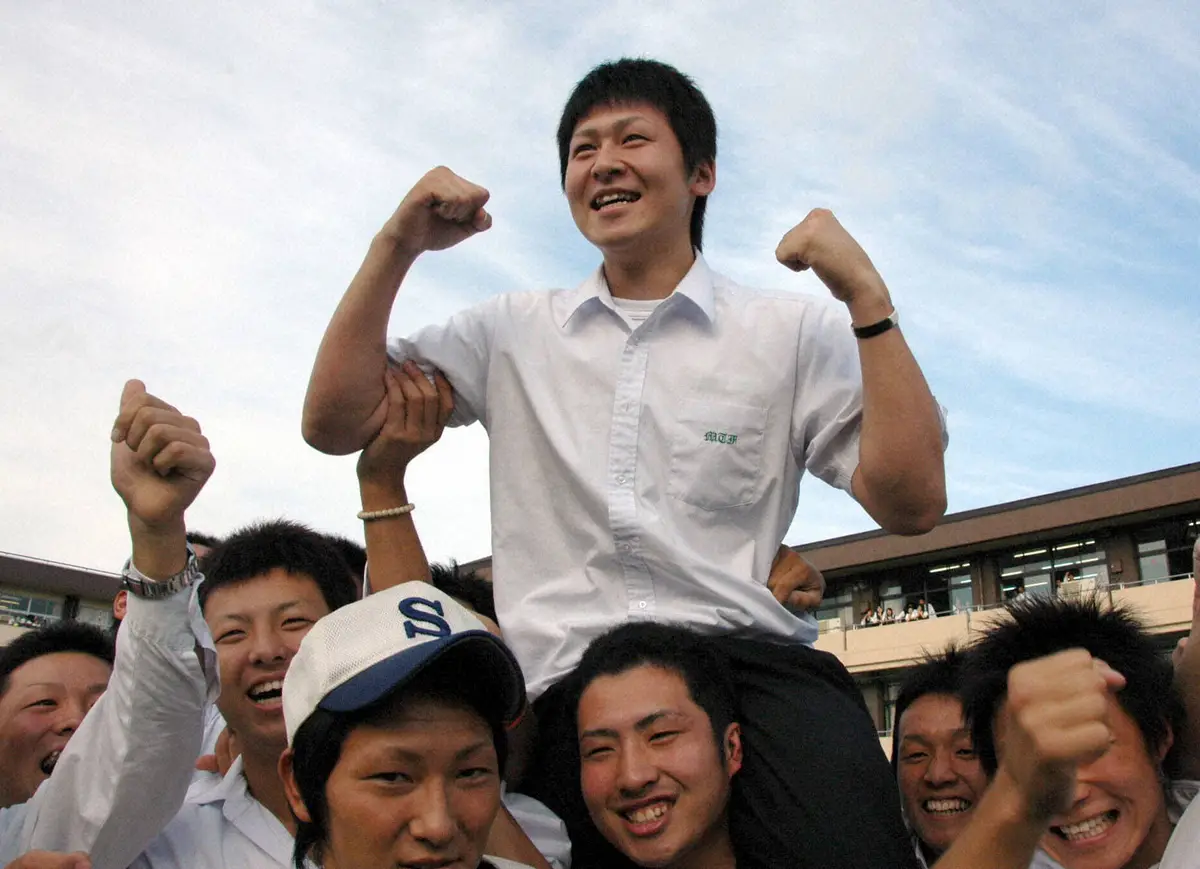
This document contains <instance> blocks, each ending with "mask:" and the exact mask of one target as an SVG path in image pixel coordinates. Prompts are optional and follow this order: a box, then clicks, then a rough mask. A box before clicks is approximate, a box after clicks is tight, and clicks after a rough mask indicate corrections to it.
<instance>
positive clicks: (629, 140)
mask: <svg viewBox="0 0 1200 869" xmlns="http://www.w3.org/2000/svg"><path fill="white" fill-rule="evenodd" d="M567 153H568V160H567V172H566V179H565V190H566V194H567V201H568V202H569V203H570V206H571V216H572V217H573V218H574V220H575V225H576V226H578V227H579V231H580V232H581V233H583V236H584V237H585V238H586V239H587V240H588V241H590V242H591V243H592V244H594V245H596V247H598V248H600V250H601V251H603V252H604V254H605V255H606V256H608V255H609V254H615V255H620V254H623V253H628V252H640V253H653V254H655V255H656V256H663V255H667V254H669V253H673V252H676V251H679V250H683V251H686V253H687V254H688V255H689V256H690V254H691V234H690V222H691V214H692V206H693V205H694V203H695V200H696V197H697V196H707V195H708V194H709V193H711V192H712V190H713V187H714V185H715V181H716V169H715V166H714V165H713V164H712V163H704V164H701V165H700V166H698V167H697V168H696V169H695V170H694V171H692V172H691V173H689V172H688V171H687V170H686V168H685V167H684V162H683V152H682V150H681V149H680V147H679V140H678V139H677V138H676V137H675V134H674V132H672V130H671V125H670V123H669V122H668V120H667V117H666V115H664V114H663V113H662V112H661V111H659V110H658V109H656V108H654V107H653V106H650V105H648V104H644V103H634V104H631V105H625V104H620V105H612V106H598V107H597V108H595V109H594V110H593V111H591V112H590V113H588V114H587V115H585V116H584V117H583V118H582V119H581V120H580V121H579V123H578V124H577V125H576V127H575V132H574V135H573V136H572V137H571V142H570V145H569V148H568V152H567Z"/></svg>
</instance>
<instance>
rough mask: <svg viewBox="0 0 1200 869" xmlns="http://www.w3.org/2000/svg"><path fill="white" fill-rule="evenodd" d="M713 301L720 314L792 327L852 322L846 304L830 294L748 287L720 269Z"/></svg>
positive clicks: (715, 279) (714, 284) (716, 275)
mask: <svg viewBox="0 0 1200 869" xmlns="http://www.w3.org/2000/svg"><path fill="white" fill-rule="evenodd" d="M712 285H713V302H714V307H715V308H716V310H717V314H718V317H720V316H721V314H725V315H726V316H735V317H743V318H748V319H752V320H755V321H770V320H771V319H773V318H774V319H778V320H779V321H780V323H779V325H784V326H788V327H793V326H795V325H796V324H798V323H807V324H810V325H818V324H834V323H838V324H840V323H841V322H842V321H845V322H846V323H849V322H850V315H849V313H848V312H847V311H846V308H845V306H844V305H842V304H840V303H839V302H838V301H837V300H836V299H834V298H832V297H831V296H828V295H816V294H814V293H810V292H807V291H804V290H786V289H780V288H778V287H775V288H763V287H755V286H748V285H746V284H742V283H740V282H738V281H735V280H733V279H732V278H729V277H727V276H725V275H723V274H720V273H719V272H716V271H714V272H713V273H712Z"/></svg>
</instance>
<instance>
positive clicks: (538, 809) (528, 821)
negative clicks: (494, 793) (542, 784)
mask: <svg viewBox="0 0 1200 869" xmlns="http://www.w3.org/2000/svg"><path fill="white" fill-rule="evenodd" d="M504 807H505V808H506V809H508V811H509V814H511V815H512V816H513V820H515V821H516V822H517V825H518V826H519V827H520V828H521V830H522V831H523V832H524V833H525V835H526V836H528V837H529V841H531V842H533V845H534V847H535V848H537V849H538V851H540V852H541V854H542V856H543V857H545V858H546V861H547V862H548V863H549V864H550V865H551V866H553V867H554V869H571V837H570V836H569V835H568V834H567V825H566V824H564V823H563V822H562V820H560V819H559V817H558V815H556V814H554V812H552V811H551V810H550V808H549V806H547V805H545V804H544V803H541V802H539V801H538V800H535V799H534V798H533V797H527V796H525V795H524V794H517V793H512V792H507V793H505V794H504Z"/></svg>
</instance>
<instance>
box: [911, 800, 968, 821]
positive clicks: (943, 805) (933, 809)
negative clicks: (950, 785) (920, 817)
mask: <svg viewBox="0 0 1200 869" xmlns="http://www.w3.org/2000/svg"><path fill="white" fill-rule="evenodd" d="M972 805H973V803H972V802H971V801H970V800H964V799H963V798H962V797H946V798H944V799H939V800H925V802H923V803H921V808H922V809H923V810H924V811H925V812H927V813H928V814H930V815H938V816H940V817H948V816H950V815H961V814H962V813H963V812H969V811H970V810H971V806H972Z"/></svg>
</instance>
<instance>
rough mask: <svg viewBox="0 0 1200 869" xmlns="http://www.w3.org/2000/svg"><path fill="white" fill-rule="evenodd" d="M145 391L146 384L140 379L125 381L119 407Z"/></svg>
mask: <svg viewBox="0 0 1200 869" xmlns="http://www.w3.org/2000/svg"><path fill="white" fill-rule="evenodd" d="M145 392H146V384H144V383H142V381H140V380H137V379H136V378H135V379H133V380H126V381H125V388H124V389H122V390H121V407H124V406H125V405H126V404H128V403H129V402H131V401H133V400H134V399H135V398H137V397H138V396H139V395H144V394H145Z"/></svg>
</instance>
